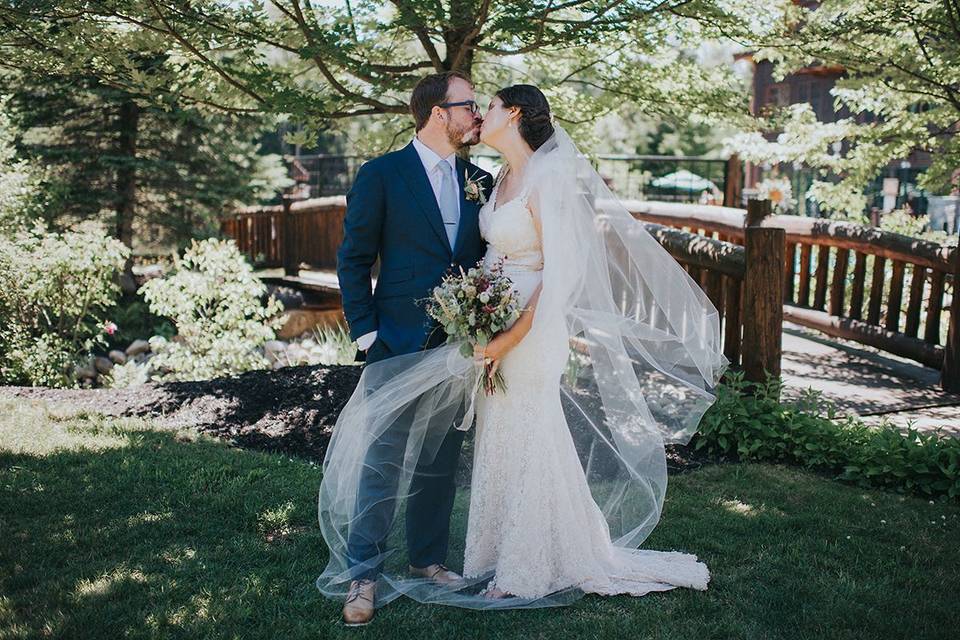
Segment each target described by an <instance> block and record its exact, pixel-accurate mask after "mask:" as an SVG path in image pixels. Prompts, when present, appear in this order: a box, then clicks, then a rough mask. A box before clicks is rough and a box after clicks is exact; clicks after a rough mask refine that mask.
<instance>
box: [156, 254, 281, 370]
mask: <svg viewBox="0 0 960 640" xmlns="http://www.w3.org/2000/svg"><path fill="white" fill-rule="evenodd" d="M175 269H176V270H175V272H174V273H173V274H171V275H169V276H167V277H165V278H154V279H153V280H149V281H148V282H146V283H145V284H144V285H143V286H142V287H141V288H140V291H141V293H142V294H143V298H144V300H146V301H147V303H148V304H149V305H150V310H151V311H152V312H153V313H155V314H156V315H160V316H166V317H168V318H170V319H171V320H172V321H173V323H174V325H176V328H177V335H176V336H174V337H173V338H172V339H170V340H167V339H166V338H164V337H162V336H153V337H152V338H150V348H151V350H152V351H153V352H154V354H155V355H154V356H153V358H152V359H151V360H150V365H151V367H152V368H153V369H154V370H155V372H156V373H155V375H153V376H152V377H153V379H159V380H208V379H210V378H215V377H220V376H226V375H231V374H235V373H241V372H243V371H249V370H252V369H266V368H267V367H269V364H270V363H269V362H268V361H267V359H266V358H265V357H264V356H263V354H262V353H261V352H260V351H259V349H258V348H259V347H261V346H262V345H263V343H264V342H266V341H268V340H273V339H274V337H275V331H276V330H278V329H279V328H280V327H281V326H282V325H283V323H284V319H283V317H282V316H281V312H282V311H283V305H282V304H281V303H280V301H279V300H277V299H276V298H274V297H273V296H271V297H270V298H269V300H268V301H267V305H266V306H263V305H262V304H261V302H260V298H261V297H262V296H263V294H264V293H266V286H265V285H264V284H263V283H262V282H260V280H259V279H258V278H257V277H256V276H254V275H253V268H252V267H251V266H250V264H249V263H248V262H247V260H246V259H245V258H244V256H243V255H242V254H241V253H240V251H239V250H238V249H237V246H236V244H235V243H234V242H233V241H232V240H217V239H209V240H203V241H201V242H197V241H193V243H192V244H191V246H190V247H189V248H188V249H187V250H186V251H185V253H184V255H183V258H182V259H180V260H179V261H178V262H177V264H176V265H175Z"/></svg>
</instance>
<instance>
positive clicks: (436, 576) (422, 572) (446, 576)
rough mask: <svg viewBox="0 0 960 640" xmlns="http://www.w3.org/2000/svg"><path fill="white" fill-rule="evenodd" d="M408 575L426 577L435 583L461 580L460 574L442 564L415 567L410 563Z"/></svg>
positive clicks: (443, 583) (451, 582)
mask: <svg viewBox="0 0 960 640" xmlns="http://www.w3.org/2000/svg"><path fill="white" fill-rule="evenodd" d="M410 575H413V576H416V577H418V578H427V579H429V580H432V581H434V582H436V583H437V584H442V585H447V584H454V583H457V582H460V581H461V580H463V578H462V577H461V576H460V574H458V573H456V572H454V571H451V570H450V569H448V568H447V567H446V566H444V565H442V564H431V565H430V566H429V567H423V568H420V567H415V566H413V565H410Z"/></svg>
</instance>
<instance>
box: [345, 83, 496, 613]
mask: <svg viewBox="0 0 960 640" xmlns="http://www.w3.org/2000/svg"><path fill="white" fill-rule="evenodd" d="M410 111H411V113H412V114H413V118H414V121H415V123H416V130H417V133H416V136H415V137H414V139H413V140H412V141H411V142H410V143H409V144H408V145H407V146H405V147H404V148H403V149H400V150H399V151H394V152H392V153H388V154H386V155H384V156H381V157H379V158H375V159H373V160H370V161H369V162H366V163H364V164H363V165H362V166H361V167H360V170H359V171H358V172H357V176H356V179H355V180H354V183H353V187H352V188H351V189H350V192H349V193H348V194H347V211H346V216H345V218H344V224H343V229H344V233H343V244H341V245H340V248H339V250H338V252H337V277H338V278H339V281H340V293H341V297H342V300H343V313H344V316H346V319H347V323H348V324H349V326H350V337H351V338H353V339H354V340H356V341H357V345H358V346H359V347H360V351H358V352H357V360H365V361H366V362H367V363H371V362H376V361H378V360H383V359H385V358H389V357H391V356H394V355H400V354H404V353H412V352H414V351H419V350H421V349H424V348H431V347H435V346H439V345H440V344H443V342H444V341H445V338H446V336H445V335H444V333H443V331H442V329H437V330H436V331H434V329H435V328H436V325H435V323H432V321H431V320H430V319H429V318H428V316H427V315H426V311H425V310H424V309H423V308H422V307H421V306H418V305H416V304H415V303H414V299H415V298H424V297H427V296H429V295H430V291H431V289H432V288H433V287H435V286H436V285H438V284H440V281H441V279H442V278H443V275H444V274H445V273H446V272H448V271H449V270H456V271H459V269H458V268H459V267H460V266H461V265H462V266H463V267H464V268H465V269H467V268H469V267H471V266H473V265H475V264H476V263H477V261H478V260H480V259H481V258H482V257H483V254H484V251H485V249H486V245H485V242H484V240H483V239H482V238H481V236H480V230H479V227H478V223H477V217H478V213H479V210H480V202H479V201H478V200H479V198H476V197H474V198H471V197H468V191H467V190H465V186H466V184H465V175H464V174H465V173H466V174H467V175H469V177H470V178H471V179H472V180H476V181H478V182H479V184H480V185H481V187H482V188H483V190H484V196H487V195H489V192H490V189H491V187H492V184H493V179H492V176H490V174H489V173H487V172H485V171H483V170H482V169H480V168H479V167H476V166H475V165H473V164H471V163H469V162H467V161H465V160H463V159H461V158H459V157H458V156H457V155H456V152H457V151H459V150H461V149H463V148H465V147H466V146H468V145H473V144H477V143H478V142H479V141H480V124H481V117H480V112H479V106H478V105H477V103H476V96H475V94H474V91H473V85H472V84H471V83H470V81H469V80H468V79H467V78H466V77H465V76H464V75H462V74H460V73H457V72H447V73H438V74H433V75H429V76H426V77H425V78H423V79H421V80H420V81H419V82H418V83H417V85H416V86H415V87H414V89H413V93H412V95H411V97H410ZM378 257H379V258H380V275H379V277H378V279H377V286H376V290H374V291H372V292H371V283H370V272H371V268H372V267H373V264H374V262H375V261H376V259H377V258H378ZM415 408H416V407H415V406H414V407H412V409H415ZM405 424H407V421H405V420H403V419H402V418H401V419H398V420H397V421H396V422H395V423H394V424H393V425H392V426H391V427H390V428H389V429H388V431H387V432H386V433H384V434H383V437H382V440H383V442H382V443H381V444H384V445H385V446H378V447H374V448H373V449H371V455H370V456H369V457H368V458H367V460H366V464H365V465H364V469H363V471H362V475H361V478H360V488H359V492H358V498H357V505H356V506H357V510H356V513H357V517H356V519H355V521H354V522H353V524H352V525H351V528H350V532H349V536H348V541H347V553H348V556H349V558H348V562H349V564H350V568H351V573H352V577H353V578H354V580H353V581H352V582H351V583H350V590H349V592H348V593H347V599H346V603H345V604H344V607H343V618H344V621H345V622H346V623H347V624H348V625H360V624H366V623H367V622H369V621H370V619H371V618H372V617H373V611H374V599H375V594H376V580H377V577H378V575H379V573H380V570H381V567H382V561H380V560H378V558H377V556H378V555H379V554H382V553H383V552H384V551H385V550H386V545H385V542H386V539H387V535H388V533H389V530H390V527H391V524H392V521H393V517H394V509H395V506H396V505H395V502H396V500H395V493H396V487H397V482H398V478H397V474H396V468H397V466H399V465H401V464H402V457H403V454H404V450H405V448H406V433H405V430H404V425H405ZM462 441H463V431H460V430H458V429H450V430H449V432H448V434H447V436H446V438H445V440H444V441H443V443H442V444H441V446H440V449H439V450H438V452H437V455H436V456H435V457H434V459H433V461H432V462H431V463H430V464H429V465H423V466H422V467H417V469H416V471H415V473H414V476H413V479H412V483H411V487H410V488H411V494H412V495H411V497H410V498H409V500H408V501H407V511H406V540H407V555H408V558H409V561H410V572H411V574H413V575H414V576H418V577H423V578H427V579H430V580H433V581H436V582H440V583H448V582H452V581H455V580H457V579H459V578H460V576H458V575H457V574H456V573H454V572H452V571H450V570H449V569H447V568H446V567H445V566H444V565H443V562H444V560H445V558H446V554H447V541H448V538H449V530H450V514H451V512H452V510H453V498H454V494H455V490H456V488H455V486H454V476H455V474H456V470H457V463H458V461H459V458H460V445H461V443H462Z"/></svg>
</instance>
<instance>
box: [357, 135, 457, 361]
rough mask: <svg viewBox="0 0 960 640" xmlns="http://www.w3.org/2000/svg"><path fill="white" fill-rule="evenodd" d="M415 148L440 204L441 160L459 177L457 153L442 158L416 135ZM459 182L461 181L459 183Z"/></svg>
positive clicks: (369, 339) (365, 338) (363, 343)
mask: <svg viewBox="0 0 960 640" xmlns="http://www.w3.org/2000/svg"><path fill="white" fill-rule="evenodd" d="M413 148H414V149H416V150H417V155H419V156H420V162H422V163H423V169H424V171H426V172H427V178H428V179H429V180H430V187H431V188H432V189H433V197H434V198H435V199H436V201H437V206H438V207H439V206H440V186H441V185H442V184H443V170H442V169H441V167H440V166H439V164H440V163H441V162H447V163H449V164H450V166H451V167H452V168H453V178H454V180H456V179H457V154H455V153H451V154H450V155H448V156H447V157H446V158H441V157H440V155H439V154H438V153H437V152H436V151H434V150H433V149H431V148H430V147H428V146H427V145H425V144H423V143H422V142H420V138H417V137H416V136H414V138H413ZM457 184H459V183H457ZM459 207H460V199H459V198H457V218H458V219H459V217H460V210H459ZM376 339H377V332H376V331H371V332H370V333H365V334H363V335H362V336H360V337H359V338H357V346H358V347H360V348H361V349H363V350H364V351H366V350H367V349H369V348H370V346H371V345H372V344H373V343H374V341H375V340H376Z"/></svg>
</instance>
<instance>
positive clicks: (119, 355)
mask: <svg viewBox="0 0 960 640" xmlns="http://www.w3.org/2000/svg"><path fill="white" fill-rule="evenodd" d="M107 356H108V357H109V358H110V359H111V360H113V362H114V364H126V363H127V354H125V353H124V352H123V351H120V350H119V349H113V350H111V351H110V353H108V354H107Z"/></svg>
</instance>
